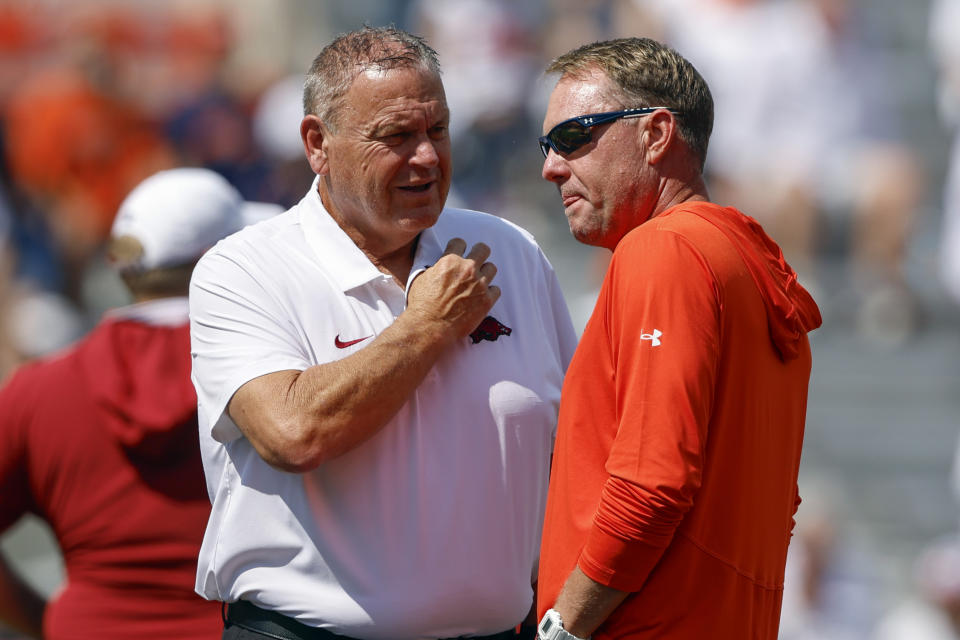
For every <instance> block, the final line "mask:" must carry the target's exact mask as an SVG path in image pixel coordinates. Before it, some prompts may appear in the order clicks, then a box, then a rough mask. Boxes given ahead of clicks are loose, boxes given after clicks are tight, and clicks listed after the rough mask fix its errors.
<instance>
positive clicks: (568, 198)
mask: <svg viewBox="0 0 960 640" xmlns="http://www.w3.org/2000/svg"><path fill="white" fill-rule="evenodd" d="M562 198H563V206H565V207H569V206H570V205H572V204H573V203H574V202H576V201H577V200H579V199H580V196H578V195H577V194H575V193H568V194H566V195H563V196H562Z"/></svg>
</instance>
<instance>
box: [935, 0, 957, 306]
mask: <svg viewBox="0 0 960 640" xmlns="http://www.w3.org/2000/svg"><path fill="white" fill-rule="evenodd" d="M930 45H931V48H932V50H933V57H934V61H935V62H936V64H937V67H938V69H939V72H940V73H939V80H940V81H939V92H938V96H937V98H938V101H937V106H938V107H939V111H940V116H941V119H942V120H943V123H944V125H945V126H946V127H947V129H948V130H949V132H950V135H951V138H952V140H953V145H952V150H951V152H950V159H949V160H948V163H947V176H946V184H945V188H944V192H943V232H942V234H941V241H940V242H941V244H940V266H941V270H940V272H941V275H942V280H943V283H944V285H945V287H946V289H947V292H948V293H949V294H950V296H951V297H952V298H953V300H954V301H955V302H956V303H958V304H960V133H958V132H960V2H957V1H956V0H934V1H933V4H932V6H931V8H930Z"/></svg>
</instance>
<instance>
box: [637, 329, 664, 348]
mask: <svg viewBox="0 0 960 640" xmlns="http://www.w3.org/2000/svg"><path fill="white" fill-rule="evenodd" d="M662 335H663V332H662V331H660V329H654V330H653V333H641V334H640V339H641V340H649V341H650V346H651V347H659V346H660V336H662Z"/></svg>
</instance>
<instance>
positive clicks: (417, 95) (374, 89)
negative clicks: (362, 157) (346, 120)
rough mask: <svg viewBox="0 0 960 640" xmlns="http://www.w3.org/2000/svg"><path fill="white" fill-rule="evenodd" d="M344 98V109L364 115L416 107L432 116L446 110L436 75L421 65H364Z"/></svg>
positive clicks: (441, 84)
mask: <svg viewBox="0 0 960 640" xmlns="http://www.w3.org/2000/svg"><path fill="white" fill-rule="evenodd" d="M345 98H346V100H345V102H344V107H345V108H346V109H345V110H347V111H353V112H355V113H357V114H358V115H361V116H367V117H373V116H375V115H378V114H379V115H381V116H382V115H384V114H387V113H391V112H401V113H402V112H405V111H411V110H416V111H422V112H425V113H427V114H428V116H429V117H431V118H432V119H436V118H441V117H445V116H446V115H447V113H448V111H447V100H446V95H445V94H444V90H443V83H442V81H441V80H440V76H439V75H438V74H437V73H436V72H434V71H432V70H430V69H428V68H423V67H405V68H402V69H389V70H382V69H375V68H371V69H365V70H364V71H363V72H362V73H360V74H359V75H358V76H357V77H356V78H355V79H354V81H353V84H352V85H351V86H350V90H349V91H348V92H347V95H346V96H345Z"/></svg>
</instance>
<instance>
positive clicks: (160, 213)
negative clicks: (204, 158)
mask: <svg viewBox="0 0 960 640" xmlns="http://www.w3.org/2000/svg"><path fill="white" fill-rule="evenodd" d="M272 210H273V211H274V212H275V213H277V212H279V211H280V210H281V207H279V205H274V206H273V209H272ZM263 211H264V209H263V207H260V206H256V205H254V204H253V203H247V202H244V200H243V198H242V197H241V195H240V192H239V191H237V190H236V189H235V188H234V187H233V186H232V185H231V184H230V183H229V182H228V181H227V180H226V178H224V177H223V176H221V175H220V174H218V173H217V172H215V171H211V170H209V169H201V168H180V169H168V170H166V171H160V172H159V173H155V174H153V175H152V176H150V177H149V178H147V179H146V180H144V181H143V182H141V183H140V184H138V185H137V186H136V187H134V189H133V191H131V192H130V193H129V194H128V195H127V197H126V198H125V199H124V201H123V202H122V203H121V204H120V208H119V210H118V211H117V217H116V218H115V219H114V221H113V228H112V230H111V232H110V235H111V237H112V238H114V239H117V238H121V237H123V236H129V237H132V238H134V239H136V240H137V241H139V242H140V244H141V245H142V246H143V253H142V254H141V255H139V256H138V257H136V258H133V259H130V260H126V259H125V260H124V261H123V262H122V263H119V262H118V263H115V264H114V266H116V267H117V268H119V269H120V270H128V269H135V270H141V271H142V270H147V269H157V268H162V267H172V266H179V265H183V264H189V263H190V262H193V261H194V260H196V259H197V258H199V257H200V256H201V255H203V254H204V252H206V250H207V249H209V248H210V247H212V246H213V245H215V244H216V243H217V242H218V241H219V240H221V239H222V238H225V237H227V236H228V235H230V234H231V233H234V232H235V231H239V230H240V229H242V228H243V227H244V226H245V225H246V224H247V222H248V221H249V220H248V217H250V216H251V215H255V216H256V217H263ZM254 212H256V213H254ZM248 214H249V215H248Z"/></svg>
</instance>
